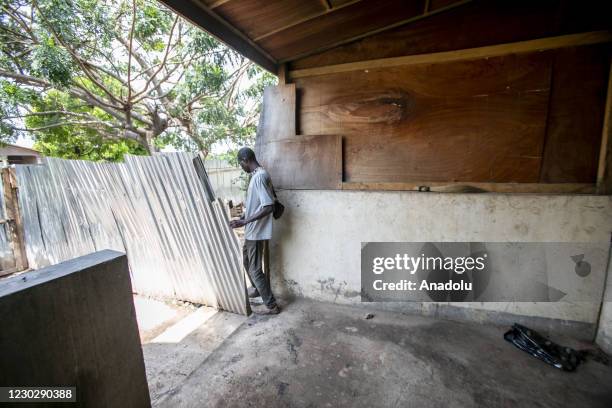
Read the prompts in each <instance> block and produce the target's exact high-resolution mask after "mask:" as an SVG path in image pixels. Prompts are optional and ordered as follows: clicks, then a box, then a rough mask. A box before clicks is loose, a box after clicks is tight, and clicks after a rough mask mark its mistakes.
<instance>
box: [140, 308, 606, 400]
mask: <svg viewBox="0 0 612 408" xmlns="http://www.w3.org/2000/svg"><path fill="white" fill-rule="evenodd" d="M365 313H366V312H364V311H363V310H362V309H359V308H351V307H345V306H338V305H333V304H325V303H318V302H310V301H306V300H298V301H295V302H293V303H291V304H289V305H286V306H285V308H284V309H283V313H281V314H280V315H278V316H264V317H262V316H253V317H251V318H249V319H247V320H245V321H244V323H242V324H240V325H239V327H238V328H237V329H236V330H235V331H233V332H231V334H227V333H228V332H230V331H231V328H230V329H228V330H226V331H225V332H224V334H223V335H227V338H226V339H225V340H224V341H223V342H222V343H221V344H220V345H219V346H218V348H216V349H215V350H214V351H206V352H205V353H204V354H205V356H204V358H202V357H201V356H200V358H197V357H196V356H194V355H193V354H190V353H188V354H189V355H190V356H191V357H190V358H194V359H196V360H197V361H198V366H197V367H194V362H193V361H191V362H190V365H189V367H190V368H189V369H188V370H187V371H190V373H189V374H188V375H186V376H185V377H184V378H182V379H181V380H180V381H178V380H177V381H176V382H175V383H174V384H173V385H172V386H170V387H168V386H165V387H164V389H165V391H164V392H163V393H162V394H161V395H157V398H155V399H154V404H155V405H156V406H158V407H173V408H174V407H204V406H206V407H217V406H218V407H248V406H252V407H263V406H265V407H373V406H377V407H378V406H384V407H498V406H503V407H526V406H528V407H533V406H538V407H576V406H581V407H610V406H612V367H608V366H604V365H602V364H600V363H597V362H594V361H589V362H587V363H585V364H584V365H582V366H580V367H579V368H578V370H577V372H575V373H566V372H562V371H560V370H558V369H555V368H553V367H550V366H548V365H546V364H544V363H542V362H541V361H539V360H536V359H535V358H533V357H531V356H529V355H527V354H526V353H524V352H522V351H520V350H518V349H516V348H514V347H513V346H512V345H511V344H509V343H507V342H506V341H504V340H503V338H502V335H503V333H504V330H505V328H501V327H491V326H482V325H477V324H469V323H457V322H450V321H444V320H437V319H432V318H424V317H418V316H406V315H401V314H396V313H390V312H374V313H375V316H374V318H372V319H369V320H366V319H365V318H364V315H365ZM240 319H244V318H240ZM234 323H238V321H237V320H236V321H234ZM207 324H208V322H206V323H205V324H204V325H203V327H204V326H206V325H207ZM217 326H218V325H217ZM198 330H205V329H204V328H200V329H198ZM223 335H221V336H220V337H223ZM217 337H218V338H219V336H217ZM188 338H189V337H188ZM191 339H192V340H197V336H196V338H193V337H191ZM202 340H203V341H208V340H207V339H206V337H203V338H202ZM180 345H181V343H177V344H175V345H174V346H173V347H174V348H172V347H171V348H170V349H169V350H168V352H171V353H172V352H174V353H176V354H174V355H173V356H172V358H173V359H177V358H178V359H181V358H182V357H180V355H181V349H180ZM568 345H572V344H568ZM574 346H575V345H574ZM148 347H150V345H145V363H146V364H147V371H149V367H150V365H151V358H150V356H151V353H150V352H149V351H148V350H147V348H148ZM155 347H157V346H155ZM172 350H174V351H172ZM187 360H189V359H188V358H184V359H183V361H187ZM179 366H180V364H179ZM175 367H176V364H175ZM158 379H160V380H163V377H158ZM150 387H151V385H150Z"/></svg>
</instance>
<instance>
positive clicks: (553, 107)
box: [541, 44, 612, 183]
mask: <svg viewBox="0 0 612 408" xmlns="http://www.w3.org/2000/svg"><path fill="white" fill-rule="evenodd" d="M611 49H612V48H611V47H610V44H603V45H596V46H589V47H574V48H566V49H562V50H558V51H556V52H555V60H554V65H553V81H552V89H551V100H550V107H549V117H548V129H547V136H546V146H545V150H544V161H543V164H542V178H541V181H542V182H546V183H555V182H576V183H594V182H595V180H596V178H597V160H598V157H599V148H600V145H601V131H602V126H603V115H604V107H605V101H606V84H607V80H608V66H609V61H610V51H611Z"/></svg>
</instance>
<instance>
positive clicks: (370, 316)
mask: <svg viewBox="0 0 612 408" xmlns="http://www.w3.org/2000/svg"><path fill="white" fill-rule="evenodd" d="M373 318H374V313H368V314H367V315H365V316H364V319H366V320H370V319H373Z"/></svg>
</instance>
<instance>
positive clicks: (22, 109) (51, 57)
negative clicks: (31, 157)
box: [0, 0, 275, 160]
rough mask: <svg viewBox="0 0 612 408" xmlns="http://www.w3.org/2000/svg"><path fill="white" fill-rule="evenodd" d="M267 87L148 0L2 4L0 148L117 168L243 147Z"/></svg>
mask: <svg viewBox="0 0 612 408" xmlns="http://www.w3.org/2000/svg"><path fill="white" fill-rule="evenodd" d="M274 81H275V77H274V76H273V75H271V74H269V73H267V72H264V71H263V70H262V69H260V68H259V67H257V66H255V65H254V64H253V63H251V62H250V61H248V60H246V59H245V58H243V57H242V56H240V55H239V54H237V53H236V52H234V51H232V50H230V49H229V48H227V47H226V46H225V45H223V44H221V43H220V42H218V41H217V40H215V39H214V38H213V37H211V36H210V35H208V34H207V33H205V32H203V31H202V30H200V29H198V28H196V27H194V26H192V25H191V24H190V23H188V22H186V21H185V20H183V19H182V18H180V17H179V16H177V15H176V14H174V13H172V12H171V11H169V10H168V9H166V8H165V7H163V6H162V5H160V4H159V3H158V2H156V1H155V0H106V1H104V2H100V1H97V0H34V1H30V0H0V142H10V141H13V140H14V139H15V138H16V137H17V136H18V135H20V134H30V135H31V136H32V137H33V138H34V140H35V142H36V147H37V148H38V149H40V150H41V151H42V153H44V154H47V155H53V156H60V157H66V158H85V159H91V160H120V159H121V157H122V156H123V154H124V153H127V152H130V153H135V154H147V153H151V152H154V151H157V150H159V149H160V148H162V147H164V146H173V147H175V148H178V149H181V150H189V151H201V152H203V153H204V154H208V153H209V152H210V150H211V147H212V146H213V145H215V144H216V143H226V144H227V145H228V146H230V147H232V146H234V147H235V146H237V145H240V144H245V143H252V139H253V136H254V133H255V126H256V121H257V117H258V114H259V108H260V105H259V101H260V99H261V94H262V91H263V88H264V87H265V86H266V85H269V84H272V83H273V82H274Z"/></svg>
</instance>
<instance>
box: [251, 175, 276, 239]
mask: <svg viewBox="0 0 612 408" xmlns="http://www.w3.org/2000/svg"><path fill="white" fill-rule="evenodd" d="M272 204H274V193H273V190H272V180H271V179H270V175H269V174H268V172H267V171H266V169H264V168H263V167H258V168H256V169H255V171H253V174H252V175H251V182H250V183H249V188H248V189H247V195H246V201H245V211H244V217H245V218H249V217H250V216H251V215H253V214H255V213H256V212H258V211H259V210H261V209H262V208H263V207H265V206H267V205H272ZM270 238H272V214H268V215H266V216H265V217H263V218H260V219H258V220H257V221H253V222H250V223H248V224H247V225H245V227H244V239H248V240H249V241H256V240H262V239H270Z"/></svg>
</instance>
